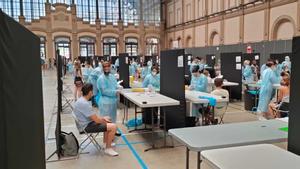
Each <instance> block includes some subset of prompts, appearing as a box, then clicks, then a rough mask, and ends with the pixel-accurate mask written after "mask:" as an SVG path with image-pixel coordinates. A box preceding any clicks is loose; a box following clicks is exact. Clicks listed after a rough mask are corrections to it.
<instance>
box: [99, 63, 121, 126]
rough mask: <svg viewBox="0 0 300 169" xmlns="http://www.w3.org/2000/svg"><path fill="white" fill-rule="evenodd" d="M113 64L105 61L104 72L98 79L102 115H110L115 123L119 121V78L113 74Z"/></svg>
mask: <svg viewBox="0 0 300 169" xmlns="http://www.w3.org/2000/svg"><path fill="white" fill-rule="evenodd" d="M110 71H111V64H110V63H109V62H104V63H103V74H101V75H100V77H99V78H98V80H97V88H98V91H99V94H100V98H99V110H100V115H101V116H109V117H110V118H111V121H112V122H113V123H116V121H117V89H118V84H117V79H116V77H115V76H114V75H113V74H111V72H110Z"/></svg>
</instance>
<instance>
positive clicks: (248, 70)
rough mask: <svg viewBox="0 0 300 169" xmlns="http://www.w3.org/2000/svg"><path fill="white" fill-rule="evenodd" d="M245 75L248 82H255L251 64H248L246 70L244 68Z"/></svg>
mask: <svg viewBox="0 0 300 169" xmlns="http://www.w3.org/2000/svg"><path fill="white" fill-rule="evenodd" d="M243 76H244V78H245V81H246V83H251V82H253V72H252V69H251V66H249V65H246V66H245V68H244V70H243Z"/></svg>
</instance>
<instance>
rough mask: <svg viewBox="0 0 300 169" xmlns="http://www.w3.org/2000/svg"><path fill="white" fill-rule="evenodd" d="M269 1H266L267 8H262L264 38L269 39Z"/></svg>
mask: <svg viewBox="0 0 300 169" xmlns="http://www.w3.org/2000/svg"><path fill="white" fill-rule="evenodd" d="M270 3H271V2H270V1H268V2H267V4H266V5H267V8H266V9H265V10H264V19H265V21H264V40H265V41H268V40H269V39H270V33H269V32H270Z"/></svg>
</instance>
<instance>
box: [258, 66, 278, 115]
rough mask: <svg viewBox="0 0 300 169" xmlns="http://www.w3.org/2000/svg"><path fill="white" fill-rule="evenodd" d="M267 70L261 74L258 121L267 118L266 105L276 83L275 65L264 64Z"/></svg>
mask: <svg viewBox="0 0 300 169" xmlns="http://www.w3.org/2000/svg"><path fill="white" fill-rule="evenodd" d="M266 66H267V69H266V70H264V72H263V74H262V81H261V88H260V91H259V102H258V107H257V113H258V115H259V120H264V119H265V118H269V117H268V105H269V103H270V101H271V99H272V93H273V85H274V84H276V83H277V81H278V77H277V75H276V72H275V71H276V63H275V61H272V62H271V61H270V62H268V63H267V64H266Z"/></svg>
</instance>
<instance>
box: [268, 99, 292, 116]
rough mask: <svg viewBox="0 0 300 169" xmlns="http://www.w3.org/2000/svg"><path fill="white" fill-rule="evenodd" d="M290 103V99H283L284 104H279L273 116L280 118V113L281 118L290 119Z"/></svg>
mask: <svg viewBox="0 0 300 169" xmlns="http://www.w3.org/2000/svg"><path fill="white" fill-rule="evenodd" d="M289 103H290V97H289V96H286V97H284V98H283V99H282V102H281V103H279V104H278V105H277V106H276V108H275V109H272V110H273V115H274V116H275V117H278V113H280V115H281V117H288V116H289V113H290V111H289Z"/></svg>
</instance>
